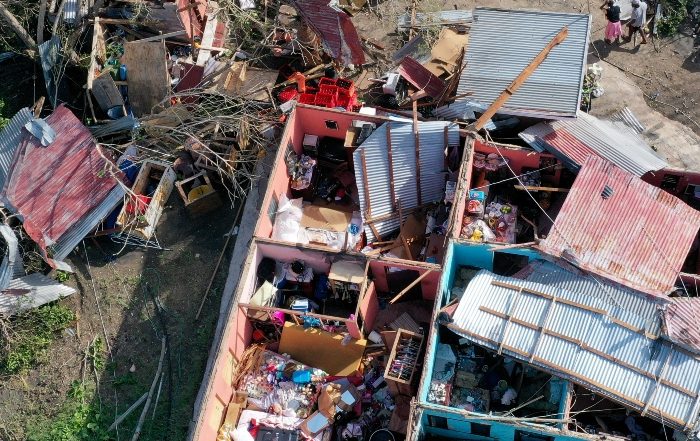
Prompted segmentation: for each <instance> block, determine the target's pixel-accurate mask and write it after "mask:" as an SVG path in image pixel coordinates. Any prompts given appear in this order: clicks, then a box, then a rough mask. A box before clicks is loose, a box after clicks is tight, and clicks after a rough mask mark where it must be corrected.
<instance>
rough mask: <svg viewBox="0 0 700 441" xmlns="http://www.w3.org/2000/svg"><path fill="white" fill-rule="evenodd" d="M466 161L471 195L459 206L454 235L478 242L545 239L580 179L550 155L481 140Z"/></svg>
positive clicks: (466, 193)
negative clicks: (573, 185)
mask: <svg viewBox="0 0 700 441" xmlns="http://www.w3.org/2000/svg"><path fill="white" fill-rule="evenodd" d="M465 161H469V162H467V163H466V164H467V165H466V167H468V170H466V175H467V179H468V182H469V191H465V192H463V194H462V195H461V198H462V199H461V200H459V201H458V202H457V203H456V206H457V215H456V216H457V217H456V220H455V229H454V235H455V238H456V239H461V240H465V241H470V242H475V243H484V242H486V243H496V244H516V243H527V242H532V241H534V240H535V239H536V238H542V237H546V235H547V233H548V232H549V229H550V228H551V226H552V219H555V218H556V215H557V213H558V212H559V210H560V209H561V206H562V204H563V202H564V199H565V198H566V194H567V192H568V190H569V189H570V188H571V185H572V184H573V181H574V178H575V175H574V174H573V173H571V172H570V171H569V170H567V169H566V168H564V167H563V165H562V164H561V163H560V162H559V161H558V160H557V159H556V158H555V157H554V156H552V155H550V154H547V153H538V152H535V151H534V150H532V149H530V148H525V147H518V146H512V145H505V144H496V143H487V142H483V141H480V140H475V141H474V142H473V154H472V156H471V157H470V158H468V159H465ZM516 176H517V178H516Z"/></svg>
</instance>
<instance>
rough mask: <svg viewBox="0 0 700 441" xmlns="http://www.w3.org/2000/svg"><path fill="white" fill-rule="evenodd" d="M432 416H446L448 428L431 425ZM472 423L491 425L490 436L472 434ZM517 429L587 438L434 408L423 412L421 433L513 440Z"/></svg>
mask: <svg viewBox="0 0 700 441" xmlns="http://www.w3.org/2000/svg"><path fill="white" fill-rule="evenodd" d="M430 416H438V417H442V418H445V419H446V420H447V429H444V428H438V427H431V425H430V420H431V418H429V417H430ZM443 421H444V420H443ZM472 423H478V424H481V425H487V426H490V429H491V430H490V432H491V433H490V436H489V437H484V436H479V435H474V434H472V426H471V425H472ZM516 430H517V431H524V432H527V433H530V434H535V435H542V436H549V437H552V438H553V439H554V440H553V441H581V440H582V439H586V438H585V437H584V436H576V435H573V434H570V433H566V434H565V433H562V432H559V431H557V432H548V431H546V430H542V429H540V428H538V425H536V424H528V425H519V426H514V425H510V424H508V423H504V422H500V421H487V420H483V419H469V418H467V417H464V416H462V415H459V414H455V413H452V412H449V411H439V410H433V409H430V410H425V411H424V412H423V418H422V419H421V421H420V430H419V433H421V434H422V435H423V437H422V439H425V435H428V434H432V435H437V436H442V437H446V438H449V439H455V440H470V441H489V440H497V441H513V440H514V439H515V432H516Z"/></svg>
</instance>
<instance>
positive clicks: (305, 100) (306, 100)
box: [299, 93, 316, 104]
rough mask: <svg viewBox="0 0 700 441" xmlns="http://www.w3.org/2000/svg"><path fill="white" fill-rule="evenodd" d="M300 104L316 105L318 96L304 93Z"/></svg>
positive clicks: (300, 96)
mask: <svg viewBox="0 0 700 441" xmlns="http://www.w3.org/2000/svg"><path fill="white" fill-rule="evenodd" d="M299 104H316V95H314V94H311V93H302V94H301V95H299Z"/></svg>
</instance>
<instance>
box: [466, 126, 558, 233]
mask: <svg viewBox="0 0 700 441" xmlns="http://www.w3.org/2000/svg"><path fill="white" fill-rule="evenodd" d="M495 146H498V148H496V147H495ZM471 152H472V153H471V154H470V155H469V156H470V157H469V162H468V166H467V167H468V169H467V170H466V180H467V181H468V182H467V185H466V186H465V187H464V191H462V192H461V193H460V194H458V195H457V200H456V202H455V210H456V211H455V213H456V215H455V218H454V219H455V222H454V224H453V226H452V237H453V238H455V239H458V238H459V236H460V233H461V229H462V221H463V220H464V209H465V208H466V204H467V199H468V198H469V189H471V188H473V187H474V186H475V185H476V183H475V182H473V181H474V179H475V178H474V170H473V165H474V156H473V154H474V152H477V153H483V154H490V153H496V154H498V153H499V152H500V154H501V155H503V156H504V157H506V158H508V159H509V160H510V163H509V164H510V167H511V168H512V169H513V171H514V172H515V173H516V174H518V175H519V174H522V173H523V168H533V169H538V168H539V167H540V158H541V157H547V158H552V157H553V156H552V155H550V154H547V153H538V152H534V151H532V150H530V149H520V148H516V147H513V146H506V145H503V144H495V143H487V142H484V141H480V140H478V139H477V140H474V143H473V148H472V149H471ZM462 165H463V166H464V165H465V162H462ZM560 178H561V171H560V170H557V171H556V173H555V175H554V180H555V182H559V179H560Z"/></svg>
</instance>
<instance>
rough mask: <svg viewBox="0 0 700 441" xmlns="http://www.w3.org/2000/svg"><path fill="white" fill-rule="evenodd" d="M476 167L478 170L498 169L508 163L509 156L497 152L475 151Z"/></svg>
mask: <svg viewBox="0 0 700 441" xmlns="http://www.w3.org/2000/svg"><path fill="white" fill-rule="evenodd" d="M473 161H474V168H475V169H476V170H486V171H496V170H498V169H499V168H501V167H505V166H506V165H507V164H508V158H504V157H502V156H501V155H499V154H497V153H488V154H486V153H479V152H474V159H473Z"/></svg>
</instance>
